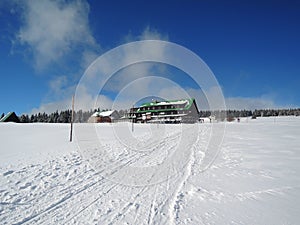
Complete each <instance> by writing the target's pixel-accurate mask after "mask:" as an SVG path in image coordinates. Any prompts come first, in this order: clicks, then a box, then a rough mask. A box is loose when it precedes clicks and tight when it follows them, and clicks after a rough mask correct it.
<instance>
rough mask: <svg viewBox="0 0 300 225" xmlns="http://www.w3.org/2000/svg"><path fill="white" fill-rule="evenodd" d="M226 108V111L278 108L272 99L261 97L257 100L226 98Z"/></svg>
mask: <svg viewBox="0 0 300 225" xmlns="http://www.w3.org/2000/svg"><path fill="white" fill-rule="evenodd" d="M226 106H227V108H228V109H237V110H239V109H240V110H243V109H246V110H254V109H268V108H271V109H273V108H278V106H276V104H275V103H274V101H273V100H272V99H267V98H264V97H263V96H262V97H259V98H243V97H235V98H232V97H231V98H226Z"/></svg>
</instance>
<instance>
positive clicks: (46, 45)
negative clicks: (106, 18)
mask: <svg viewBox="0 0 300 225" xmlns="http://www.w3.org/2000/svg"><path fill="white" fill-rule="evenodd" d="M18 4H21V5H20V8H21V9H22V13H21V16H22V21H23V25H22V26H21V28H20V30H19V33H18V41H19V43H20V44H22V45H25V46H28V47H29V50H30V52H31V54H32V56H33V60H34V67H35V69H37V70H43V69H45V68H47V67H48V66H50V65H52V64H59V63H61V61H62V60H64V59H65V58H66V57H72V53H74V52H76V51H78V49H81V50H83V51H84V52H85V56H84V57H86V55H88V52H90V51H91V49H97V48H99V46H98V44H97V43H96V41H95V39H94V37H93V35H92V33H91V30H90V27H89V21H88V14H89V5H88V3H87V2H85V1H80V0H78V1H50V0H45V1H34V0H28V1H22V3H19V2H18ZM92 52H93V51H92Z"/></svg>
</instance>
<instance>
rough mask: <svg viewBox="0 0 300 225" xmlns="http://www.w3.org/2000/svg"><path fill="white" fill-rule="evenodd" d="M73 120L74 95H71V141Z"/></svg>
mask: <svg viewBox="0 0 300 225" xmlns="http://www.w3.org/2000/svg"><path fill="white" fill-rule="evenodd" d="M73 120H74V95H73V96H72V114H71V130H70V142H72V136H73Z"/></svg>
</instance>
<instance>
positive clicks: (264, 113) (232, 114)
mask: <svg viewBox="0 0 300 225" xmlns="http://www.w3.org/2000/svg"><path fill="white" fill-rule="evenodd" d="M199 116H200V117H209V116H215V117H217V118H221V119H225V117H227V118H238V117H252V118H256V117H269V116H300V108H296V109H255V110H253V111H252V110H221V111H220V110H216V111H200V112H199Z"/></svg>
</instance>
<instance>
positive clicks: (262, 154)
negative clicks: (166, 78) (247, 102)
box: [0, 117, 300, 224]
mask: <svg viewBox="0 0 300 225" xmlns="http://www.w3.org/2000/svg"><path fill="white" fill-rule="evenodd" d="M223 125H224V124H223V123H217V124H213V127H214V129H215V130H218V129H222V127H223ZM69 127H70V126H69V125H68V124H13V123H1V124H0V224H299V223H300V217H299V212H300V163H299V162H300V138H299V137H300V118H299V117H277V118H274V117H270V118H258V119H256V120H251V119H242V120H241V122H240V123H237V122H231V123H226V129H225V135H224V140H223V143H222V145H221V148H220V152H219V154H218V155H217V157H216V159H215V160H214V161H213V163H212V164H211V166H210V167H209V168H208V169H206V170H203V166H202V165H201V164H202V163H203V162H204V159H205V157H207V156H208V155H209V152H207V146H208V144H209V142H213V141H215V140H214V139H212V138H211V134H212V133H211V132H212V124H209V123H204V124H197V125H184V126H181V125H162V124H160V125H149V124H146V125H142V124H135V126H134V131H133V132H132V127H131V124H128V123H119V124H113V125H110V124H96V126H94V125H91V124H76V125H75V134H76V138H75V141H74V142H72V143H70V142H69V141H68V139H69ZM212 146H213V145H212ZM216 148H217V147H216ZM209 151H211V150H209ZM212 151H215V152H214V153H216V152H217V151H216V150H214V149H212Z"/></svg>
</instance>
